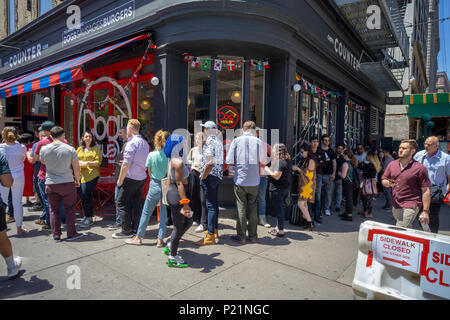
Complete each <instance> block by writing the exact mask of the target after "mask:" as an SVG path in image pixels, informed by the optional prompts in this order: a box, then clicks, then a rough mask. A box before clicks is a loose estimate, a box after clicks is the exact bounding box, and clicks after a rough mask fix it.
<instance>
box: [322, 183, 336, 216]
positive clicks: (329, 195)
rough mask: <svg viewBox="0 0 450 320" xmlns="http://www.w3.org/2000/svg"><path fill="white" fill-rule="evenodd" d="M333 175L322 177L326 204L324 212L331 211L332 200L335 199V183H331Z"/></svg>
mask: <svg viewBox="0 0 450 320" xmlns="http://www.w3.org/2000/svg"><path fill="white" fill-rule="evenodd" d="M331 177H332V175H331V174H327V175H323V176H322V188H323V190H324V192H325V195H324V198H325V202H324V204H323V208H324V210H330V207H331V200H332V199H333V189H334V181H331Z"/></svg>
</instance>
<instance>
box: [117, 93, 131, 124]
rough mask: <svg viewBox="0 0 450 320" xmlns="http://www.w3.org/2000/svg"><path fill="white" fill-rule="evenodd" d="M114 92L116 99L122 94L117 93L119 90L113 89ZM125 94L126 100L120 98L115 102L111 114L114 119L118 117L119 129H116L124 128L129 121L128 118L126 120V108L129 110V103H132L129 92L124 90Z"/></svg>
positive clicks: (127, 112) (127, 113)
mask: <svg viewBox="0 0 450 320" xmlns="http://www.w3.org/2000/svg"><path fill="white" fill-rule="evenodd" d="M114 90H115V91H114V96H115V97H117V96H119V97H120V95H121V94H122V93H121V92H120V91H119V89H117V88H114ZM125 93H126V97H127V100H126V99H121V98H120V99H118V100H116V102H115V103H114V112H113V113H114V116H115V117H120V128H118V129H121V128H125V127H126V126H127V123H128V120H129V118H128V115H129V111H128V107H129V108H130V110H131V102H132V95H131V90H126V91H125ZM128 105H129V106H128ZM114 125H115V124H114ZM118 129H117V130H118ZM113 132H116V129H114V131H113Z"/></svg>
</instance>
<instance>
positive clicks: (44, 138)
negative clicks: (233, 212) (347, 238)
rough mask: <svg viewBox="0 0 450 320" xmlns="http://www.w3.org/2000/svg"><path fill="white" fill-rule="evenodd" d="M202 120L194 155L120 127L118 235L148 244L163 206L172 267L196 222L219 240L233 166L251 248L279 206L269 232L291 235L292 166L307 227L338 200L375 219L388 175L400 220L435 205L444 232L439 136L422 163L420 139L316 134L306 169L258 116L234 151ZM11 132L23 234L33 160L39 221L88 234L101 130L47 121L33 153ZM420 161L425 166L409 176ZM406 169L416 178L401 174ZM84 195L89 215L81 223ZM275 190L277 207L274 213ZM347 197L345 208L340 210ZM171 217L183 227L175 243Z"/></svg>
mask: <svg viewBox="0 0 450 320" xmlns="http://www.w3.org/2000/svg"><path fill="white" fill-rule="evenodd" d="M202 127H203V128H204V131H203V132H202V133H199V134H197V135H196V136H195V147H194V148H192V149H191V150H190V152H189V153H187V152H186V150H187V149H188V146H187V142H186V141H185V140H184V138H183V137H182V136H179V135H176V134H170V133H169V132H167V131H164V130H160V131H158V132H157V133H156V134H155V137H154V146H155V150H154V151H152V152H150V146H149V144H148V142H147V141H146V140H145V139H143V138H142V136H141V135H140V134H139V132H140V123H139V121H138V120H136V119H131V120H129V122H128V124H127V127H126V129H121V130H120V134H119V136H120V145H121V150H120V152H119V153H118V155H117V158H116V181H117V183H116V194H115V201H116V221H115V223H114V224H113V225H112V226H110V230H117V229H120V231H117V232H115V233H113V234H112V237H113V238H114V239H125V242H126V244H129V245H141V244H142V241H143V239H144V237H145V233H146V229H147V225H148V221H149V219H150V216H151V215H152V214H153V213H154V212H155V210H156V207H157V206H158V204H160V223H159V230H158V236H157V246H158V247H160V248H163V247H164V250H163V252H164V253H165V254H167V255H168V256H169V258H168V262H167V263H168V265H169V266H171V267H186V266H187V263H186V262H185V261H183V259H182V258H181V257H180V256H178V254H177V249H178V246H179V241H180V239H181V237H182V236H183V234H184V233H185V232H186V231H187V230H188V228H189V227H190V226H191V225H192V224H194V223H195V224H196V225H197V229H196V231H197V232H204V237H202V239H201V240H199V241H197V242H196V244H197V245H198V246H205V245H214V244H217V243H218V242H219V224H218V217H219V206H218V191H219V186H220V184H221V181H222V179H223V173H224V169H225V168H227V170H228V171H230V172H233V176H234V177H233V183H234V187H233V190H234V195H235V199H236V208H237V223H236V235H234V236H232V238H231V239H232V240H233V241H235V242H236V243H239V244H241V245H244V244H246V242H247V240H248V241H250V242H252V243H255V242H257V239H258V234H257V225H258V223H259V224H262V225H264V226H266V227H269V228H270V225H269V224H268V223H267V220H266V218H265V215H266V214H267V213H269V212H270V213H271V214H272V215H274V216H276V217H277V225H276V226H275V227H274V228H271V229H270V230H269V233H270V234H271V235H273V236H276V237H283V236H284V235H285V228H284V221H285V212H286V207H288V206H289V202H290V200H291V196H290V192H289V190H290V185H291V179H292V172H296V173H297V174H298V203H297V204H298V208H299V210H300V212H301V214H302V216H303V218H304V220H305V222H304V226H305V229H309V230H311V231H313V230H315V228H316V227H315V223H319V224H320V223H322V217H323V215H325V216H329V215H331V210H332V209H333V207H334V211H335V212H338V213H339V216H340V217H341V218H342V219H343V220H347V221H351V220H353V208H354V207H355V206H356V207H357V206H358V202H359V200H360V199H361V201H362V208H363V211H361V212H359V214H361V215H363V216H364V217H366V218H372V217H373V215H372V209H373V206H372V201H373V198H374V197H376V196H378V194H379V192H380V191H381V190H380V182H381V184H382V188H383V193H384V194H385V197H386V203H385V208H386V209H387V208H390V207H391V202H392V206H393V209H392V210H393V215H394V217H395V218H396V220H397V224H398V225H401V226H409V227H410V226H411V223H412V222H411V221H410V220H411V219H410V217H413V216H414V217H415V216H417V213H418V212H419V211H421V212H422V217H423V219H422V222H424V223H428V222H429V220H430V219H429V217H428V212H430V210H431V211H433V215H432V216H433V217H434V218H433V219H434V220H433V219H431V220H432V222H430V226H432V230H433V232H437V229H438V224H439V222H438V221H439V220H438V206H434V207H433V206H431V207H430V202H431V200H430V199H429V198H430V196H429V195H430V190H429V187H432V184H433V185H434V186H439V188H437V189H438V190H439V189H440V191H441V192H440V194H441V196H442V194H445V193H446V192H448V191H450V183H448V182H449V181H450V160H449V157H448V155H446V154H445V153H443V152H441V151H439V150H438V148H437V146H438V141H437V140H436V138H435V137H431V138H429V139H427V141H426V143H425V147H426V150H425V151H423V152H420V153H417V154H416V156H415V158H416V160H417V161H413V160H412V156H413V155H414V153H415V151H416V150H417V143H415V141H404V142H402V144H401V145H400V149H399V155H398V157H399V159H398V160H394V159H393V157H392V152H391V150H390V149H388V148H386V149H385V150H383V152H378V154H377V153H376V152H372V151H371V150H370V149H369V150H364V147H363V146H362V145H358V146H357V148H356V152H355V153H353V151H351V150H349V149H345V147H344V146H343V145H338V146H337V147H336V149H335V150H333V149H331V148H330V137H329V136H327V135H323V136H322V138H321V142H322V143H321V146H320V147H319V141H318V139H317V137H312V138H311V139H310V141H309V142H310V144H306V143H304V144H302V145H301V147H300V151H301V161H300V162H299V163H298V166H297V165H295V164H293V162H292V160H291V157H290V155H289V153H288V151H287V148H286V146H285V145H284V144H275V145H274V146H273V147H271V146H269V145H268V144H267V143H265V142H263V141H262V140H261V139H260V138H259V137H258V128H257V127H256V124H255V123H254V122H252V121H247V122H245V123H244V125H243V129H242V132H243V133H242V135H240V136H239V137H236V138H235V139H233V140H232V141H231V142H230V143H227V144H228V147H227V148H226V150H225V152H224V147H223V143H222V140H221V139H220V137H219V131H218V129H217V126H216V124H215V123H214V122H212V121H208V122H206V123H205V124H202ZM2 136H3V140H4V143H3V144H1V145H0V151H2V152H3V154H4V155H5V156H6V159H7V162H8V165H9V168H10V169H11V175H12V178H13V179H14V183H13V184H12V186H8V185H7V184H3V186H0V191H1V194H2V201H3V202H4V203H7V201H8V193H9V192H10V191H11V193H12V200H13V207H14V215H15V219H16V224H17V229H18V233H19V234H23V233H25V232H26V230H24V229H23V228H22V227H21V226H22V216H23V211H22V194H21V192H22V193H23V188H24V178H23V177H24V170H25V169H24V161H27V160H28V161H30V163H32V164H36V163H38V162H39V163H40V168H39V171H38V173H37V186H38V189H39V191H41V192H40V193H39V194H40V202H41V204H42V206H43V208H44V210H43V213H42V215H41V217H40V219H38V220H37V221H36V223H37V224H40V225H42V227H43V229H46V228H51V230H52V235H53V239H54V240H55V241H57V242H59V241H61V223H65V224H66V227H67V239H66V240H67V241H73V240H76V239H78V238H80V237H82V236H83V234H81V233H78V232H77V226H78V228H88V227H90V226H91V225H92V224H93V207H92V201H91V197H92V193H93V190H94V189H95V186H96V184H97V182H98V179H99V177H100V166H101V163H102V161H103V159H102V153H101V150H100V149H99V148H98V146H96V141H95V138H94V136H93V135H92V133H90V132H85V133H83V135H82V143H81V146H80V147H79V148H78V149H77V150H75V149H74V148H73V147H71V146H70V145H69V144H67V141H66V140H65V133H64V129H63V128H61V127H59V126H56V125H55V124H54V123H52V122H50V121H46V122H44V123H43V124H42V126H41V127H40V138H41V140H40V141H39V142H38V143H37V144H36V145H35V146H33V147H32V148H31V150H30V151H28V152H27V148H26V147H25V146H24V145H22V144H20V143H18V142H17V141H16V140H17V138H18V136H17V132H16V131H15V129H14V128H10V127H7V128H5V129H4V130H3V132H2ZM413 142H414V143H413ZM26 157H27V158H28V159H27V160H25V158H26ZM269 159H270V162H269ZM419 162H421V163H419ZM225 165H226V166H227V167H225ZM410 167H412V168H413V169H414V170H416V171H414V170H413V174H411V175H408V174H407V172H408V170H407V169H409V168H410ZM417 168H419V169H417ZM427 169H428V170H427ZM417 170H418V171H417ZM428 172H430V178H428ZM403 176H406V178H405V179H403V178H402V179H399V177H403ZM148 177H150V184H149V189H148V192H145V194H146V195H145V200H144V202H143V204H142V201H141V198H142V194H143V187H144V185H145V183H146V181H147V179H148ZM442 177H444V179H442ZM411 179H413V180H414V179H419V180H417V181H416V180H414V181H413V180H411ZM430 180H431V182H430ZM411 183H412V184H414V183H416V185H417V186H418V187H417V188H411V187H409V189H408V192H409V193H408V196H407V197H405V196H404V194H405V193H406V189H405V188H407V187H408V186H409V185H410V184H411ZM446 183H447V184H446ZM267 191H268V192H267ZM418 191H420V195H418ZM77 192H78V194H79V195H80V198H81V203H82V208H83V212H84V218H83V219H82V220H81V221H80V222H79V223H78V224H77V225H76V215H75V205H76V202H77V197H76V193H77ZM414 192H415V193H414ZM267 193H268V195H269V197H268V200H269V201H268V204H269V206H267V208H268V210H267V212H266V194H267ZM334 195H335V197H334V198H333V196H334ZM322 198H323V199H324V201H322ZM419 198H420V199H419ZM333 199H335V201H334V202H333ZM343 200H344V201H345V205H344V208H345V209H344V210H343V212H342V213H340V211H341V210H340V208H341V204H342V201H343ZM19 202H20V205H19ZM333 204H334V206H333ZM412 206H413V207H414V208H415V209H414V210H412V209H411V208H412ZM16 208H17V210H16ZM433 208H434V209H433ZM436 212H437V214H436ZM436 217H437V218H436ZM168 218H169V219H170V220H171V221H172V222H171V223H172V224H173V230H172V234H171V236H170V239H169V240H168V241H167V243H166V242H165V241H164V239H165V238H166V231H167V224H166V221H167V220H168ZM408 219H409V220H408ZM436 221H437V222H436Z"/></svg>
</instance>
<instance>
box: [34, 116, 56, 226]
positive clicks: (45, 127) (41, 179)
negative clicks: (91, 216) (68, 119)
mask: <svg viewBox="0 0 450 320" xmlns="http://www.w3.org/2000/svg"><path fill="white" fill-rule="evenodd" d="M54 126H55V123H54V122H52V121H45V122H44V123H43V124H42V125H41V126H40V127H39V129H38V130H39V131H40V132H43V133H44V134H45V135H46V136H47V137H46V138H44V139H42V140H40V141H39V142H38V144H37V146H36V150H35V151H34V155H33V163H35V162H37V161H40V158H39V154H40V152H41V149H42V147H44V146H46V145H48V144H50V143H52V142H53V139H52V137H51V134H50V130H52V128H53V127H54ZM45 174H46V168H45V164H43V163H41V167H40V169H39V172H38V174H37V178H38V182H37V184H38V187H39V192H40V194H41V199H42V207H43V209H44V211H43V212H42V215H41V218H40V219H41V220H43V221H45V224H43V225H42V229H51V227H50V211H49V205H48V197H47V194H46V193H45Z"/></svg>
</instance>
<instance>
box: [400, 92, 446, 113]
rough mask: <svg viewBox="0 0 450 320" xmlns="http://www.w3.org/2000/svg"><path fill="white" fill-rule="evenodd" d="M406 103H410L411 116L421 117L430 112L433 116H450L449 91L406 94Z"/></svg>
mask: <svg viewBox="0 0 450 320" xmlns="http://www.w3.org/2000/svg"><path fill="white" fill-rule="evenodd" d="M404 103H405V104H409V112H408V115H409V117H410V118H421V117H422V116H423V115H424V114H428V115H429V116H431V117H432V118H437V117H450V94H449V93H428V94H426V93H424V94H411V95H405V100H404Z"/></svg>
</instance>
